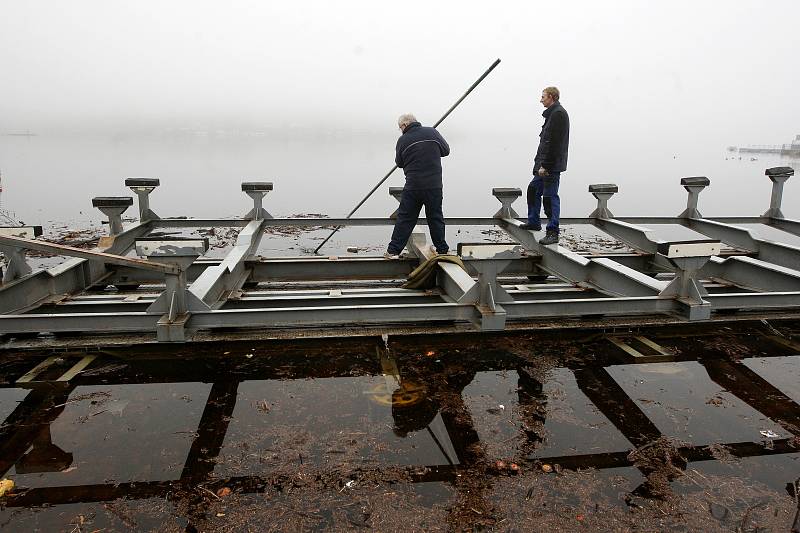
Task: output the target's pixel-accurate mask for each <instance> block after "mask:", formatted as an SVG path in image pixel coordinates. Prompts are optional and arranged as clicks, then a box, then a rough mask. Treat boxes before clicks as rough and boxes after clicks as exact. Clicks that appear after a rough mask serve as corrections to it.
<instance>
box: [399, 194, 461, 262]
mask: <svg viewBox="0 0 800 533" xmlns="http://www.w3.org/2000/svg"><path fill="white" fill-rule="evenodd" d="M423 205H424V206H425V218H426V219H427V220H428V230H429V231H430V232H431V240H432V241H433V245H434V246H436V251H437V252H439V253H440V254H443V253H447V251H448V250H449V249H450V248H449V247H448V246H447V243H446V242H445V240H444V215H443V214H442V189H418V190H407V189H406V190H403V195H402V196H401V197H400V208H399V209H398V210H397V222H395V224H394V231H392V241H391V242H390V243H389V247H388V249H387V251H388V252H389V253H390V254H393V255H396V254H399V253H400V252H402V251H403V248H405V247H406V243H407V242H408V238H409V237H410V236H411V232H412V231H414V226H416V225H417V220H418V219H419V212H420V210H421V209H422V206H423Z"/></svg>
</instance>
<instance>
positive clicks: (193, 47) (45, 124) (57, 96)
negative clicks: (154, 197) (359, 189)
mask: <svg viewBox="0 0 800 533" xmlns="http://www.w3.org/2000/svg"><path fill="white" fill-rule="evenodd" d="M798 20H800V2H797V1H796V0H794V1H792V0H790V1H783V2H779V1H772V2H768V3H766V2H725V3H719V2H703V1H694V2H659V3H653V2H640V1H630V2H602V3H601V2H591V1H590V2H546V3H545V2H494V3H491V5H490V3H488V2H480V3H465V2H431V1H405V2H393V3H386V2H374V1H371V2H367V1H365V2H347V1H343V2H327V1H295V2H262V1H252V2H251V1H232V2H224V3H223V2H198V1H182V0H172V1H169V2H163V1H158V2H156V1H150V0H140V1H137V2H127V1H125V2H123V1H118V0H111V1H109V0H87V1H79V0H76V1H73V2H62V1H56V0H53V1H37V0H26V1H25V2H20V1H16V0H0V65H2V81H1V82H0V133H1V132H8V131H17V130H32V131H37V130H43V131H49V130H58V129H66V130H75V129H93V128H99V129H110V130H115V131H124V130H126V129H145V130H146V129H148V128H175V127H200V128H203V127H209V128H241V129H269V128H274V127H278V128H283V127H287V126H291V127H294V128H300V129H312V130H313V129H325V128H337V127H339V128H342V127H343V128H349V129H353V130H361V131H367V132H369V131H373V130H374V131H379V130H385V129H386V128H387V127H389V128H392V129H393V128H394V120H395V119H396V117H397V115H399V114H400V113H403V112H408V111H411V112H415V113H416V114H417V116H418V117H419V118H420V119H421V120H422V121H423V122H426V123H432V122H434V121H435V120H436V119H437V118H438V117H439V115H441V114H442V113H443V112H444V111H445V110H446V109H447V108H448V107H449V105H450V104H452V102H453V101H455V99H456V98H457V97H458V96H460V94H461V93H462V92H463V91H464V90H465V89H466V88H467V87H468V86H469V85H470V83H472V81H474V79H475V78H477V76H478V75H480V73H481V72H483V70H484V69H485V68H487V67H488V66H489V65H490V64H491V62H492V61H493V60H494V59H495V58H498V57H499V58H501V59H502V60H503V62H502V63H501V65H500V66H499V67H498V68H497V70H495V72H494V73H493V74H492V75H491V76H490V77H489V78H488V79H487V80H486V81H485V82H484V84H483V85H482V86H481V87H479V89H478V90H477V91H476V92H475V93H473V95H472V96H470V98H469V99H468V100H467V101H466V102H465V103H464V104H463V106H462V108H460V109H459V110H458V111H457V112H456V113H455V114H454V115H453V116H452V117H451V118H449V119H448V123H447V127H448V128H449V129H450V130H451V131H454V132H460V133H461V134H466V133H468V132H474V131H476V130H481V131H509V132H517V131H519V132H523V131H526V132H529V131H530V130H531V129H536V128H537V127H538V124H540V122H541V119H540V117H539V114H540V113H541V106H540V104H539V103H538V97H539V93H540V91H541V88H542V87H544V86H547V85H557V86H558V87H559V88H560V89H561V91H562V101H563V103H564V105H565V107H567V109H568V110H569V112H570V115H571V117H572V120H573V128H574V129H575V130H576V132H578V131H579V132H581V133H580V135H581V136H583V137H584V139H585V140H590V139H594V138H598V139H599V138H603V140H604V141H605V142H608V141H609V140H613V141H616V142H617V143H618V148H619V149H620V150H622V149H623V145H624V144H625V143H629V142H632V141H633V142H636V141H637V140H641V139H642V138H647V137H648V136H650V137H652V136H655V137H658V138H662V137H665V136H682V137H684V138H691V137H692V136H703V137H704V138H706V139H709V138H713V139H715V140H716V139H718V140H719V142H720V143H721V144H723V145H726V144H737V143H738V144H746V143H781V142H788V141H789V139H790V138H791V137H793V136H794V134H795V133H800V120H799V119H800V98H798V94H800V83H798V81H800V80H798V71H800V70H799V69H798V68H797V66H796V65H797V63H798V59H800V44H799V43H798V41H800V39H798V38H797V36H796V32H797V26H798V22H797V21H798ZM387 124H388V126H387ZM612 149H613V147H612ZM620 164H624V162H623V161H620Z"/></svg>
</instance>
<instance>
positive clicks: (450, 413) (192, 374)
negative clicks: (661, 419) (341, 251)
mask: <svg viewBox="0 0 800 533" xmlns="http://www.w3.org/2000/svg"><path fill="white" fill-rule="evenodd" d="M283 363H284V362H280V363H276V364H274V365H270V366H261V367H258V368H257V369H254V370H252V371H251V372H250V373H244V372H242V371H239V372H237V373H235V376H236V378H235V379H220V374H221V372H220V370H221V369H220V368H219V365H222V364H224V363H218V364H215V365H197V364H195V363H191V362H188V363H186V362H184V363H181V362H174V361H173V362H170V363H169V364H165V365H160V366H152V365H149V364H148V363H147V362H136V361H135V360H131V362H130V364H131V365H132V366H133V367H134V370H135V371H131V372H127V373H122V374H103V375H101V376H92V375H77V376H75V377H73V378H72V380H71V381H70V382H68V383H66V382H24V383H16V384H13V377H14V376H8V378H11V380H12V385H2V387H6V388H7V387H10V386H16V387H25V388H28V389H30V392H29V393H28V395H27V397H26V398H25V399H24V400H23V401H22V402H21V403H20V404H19V406H18V407H17V409H16V410H15V411H14V412H13V413H12V414H11V415H10V416H9V417H8V418H7V419H6V421H5V422H4V423H3V424H2V425H0V476H2V475H4V474H5V473H6V472H7V471H8V470H9V469H11V468H12V467H16V470H17V472H18V473H24V472H52V471H60V470H64V469H65V468H66V467H67V466H69V464H70V463H71V461H72V456H71V454H70V453H68V452H65V451H63V450H61V449H59V448H57V447H55V446H54V445H53V444H52V443H51V441H50V433H49V427H50V425H51V424H52V423H53V422H54V421H55V420H56V419H57V418H58V417H59V416H60V415H61V413H62V411H63V409H64V406H65V405H66V404H67V403H68V401H69V396H70V394H71V393H72V392H73V391H74V390H75V388H76V387H79V386H91V385H96V384H100V383H102V384H103V386H106V387H107V386H113V385H119V384H130V383H141V382H143V381H145V382H171V383H178V382H211V383H213V385H212V387H211V390H210V392H209V395H208V398H207V399H206V405H205V409H204V410H203V414H202V417H201V419H200V422H199V424H198V427H197V431H196V436H195V438H194V439H193V441H192V443H191V445H190V449H189V452H188V454H187V458H186V461H185V464H184V467H183V469H182V471H181V474H180V477H179V478H178V479H174V480H169V481H149V482H148V481H141V482H135V483H133V482H122V483H109V484H94V485H81V486H54V487H41V488H33V489H28V490H25V489H24V487H23V488H22V489H21V490H20V491H19V492H18V493H17V494H15V495H12V496H10V497H8V498H7V500H6V501H5V505H6V506H8V507H20V506H33V505H43V504H48V505H63V504H70V503H77V502H98V501H109V500H114V499H117V498H127V499H139V498H151V497H158V498H169V499H172V500H178V499H182V498H183V499H188V500H190V502H191V503H192V505H191V507H193V508H195V511H194V513H195V515H194V516H193V518H192V520H202V519H203V516H204V514H205V512H204V510H203V509H204V506H205V505H207V503H206V502H205V500H204V499H203V498H202V497H201V496H202V494H198V493H199V491H198V489H197V488H196V487H197V486H198V485H200V486H210V487H211V488H212V489H213V488H216V487H214V484H215V483H220V484H221V483H223V482H224V483H225V485H226V486H228V487H230V488H232V489H234V490H237V491H240V492H246V493H257V492H263V491H266V490H269V489H270V488H280V485H281V483H284V482H285V483H291V482H292V480H291V479H289V478H286V479H283V478H281V477H280V476H278V477H269V476H248V475H241V476H236V477H233V478H225V479H224V480H222V479H218V478H215V477H214V475H213V474H214V469H215V464H216V459H217V456H218V455H219V454H220V453H221V451H222V449H223V446H224V442H225V437H226V433H227V431H228V426H229V423H230V420H231V417H232V415H233V413H234V408H235V406H236V402H237V398H238V389H239V385H240V383H242V382H243V381H245V380H251V379H253V380H256V379H258V380H263V379H286V378H287V376H286V373H285V368H286V366H285V365H284V364H283ZM447 364H448V363H444V365H445V366H444V367H443V368H439V370H438V371H439V372H441V373H442V374H443V375H444V376H448V379H446V380H440V381H437V383H438V385H436V386H435V387H431V386H430V385H429V387H428V389H429V390H428V394H429V395H430V396H431V399H432V400H434V401H435V405H436V406H437V407H436V409H437V411H438V414H440V415H441V420H442V422H443V424H444V427H445V428H446V431H447V434H446V436H444V435H439V436H438V437H437V436H436V435H434V434H433V433H432V432H431V435H432V437H433V439H434V441H435V444H436V445H437V446H438V447H439V449H440V450H442V452H443V453H442V457H443V458H444V459H445V462H443V463H442V464H435V465H428V466H425V467H424V468H420V467H419V466H408V467H404V470H403V471H404V474H405V475H407V479H409V480H410V482H412V483H418V482H420V483H421V482H431V481H439V482H446V483H450V484H452V486H453V487H454V488H455V490H456V492H457V498H458V501H457V504H456V506H455V508H456V509H458V508H459V507H460V508H467V509H469V508H471V509H477V510H478V511H480V512H484V510H485V509H490V508H491V505H489V504H488V503H487V501H486V498H487V495H488V493H489V491H490V489H491V485H492V483H493V482H494V481H493V478H494V476H493V475H491V468H492V465H493V464H494V460H495V459H506V460H507V459H509V458H494V457H487V455H486V452H485V450H484V447H483V446H481V441H480V438H479V435H478V431H477V428H476V427H475V423H474V419H473V417H472V414H471V413H470V409H469V407H468V405H467V404H466V402H465V401H464V398H463V390H464V388H465V387H466V386H467V385H469V384H470V383H471V382H472V381H473V380H474V377H475V375H476V373H477V372H486V371H497V370H516V371H517V372H518V373H519V376H520V387H519V393H520V400H519V401H520V406H523V405H529V406H530V405H534V406H537V407H539V408H538V409H535V410H533V411H529V412H530V413H532V414H531V419H530V420H525V422H526V426H528V427H535V426H536V425H539V426H541V425H542V424H543V423H544V416H545V413H546V410H545V409H544V405H546V401H547V398H546V396H545V395H544V393H543V392H542V387H541V384H540V383H538V382H537V381H536V379H534V378H532V377H531V376H530V375H529V374H528V373H527V371H526V370H525V368H524V366H522V367H521V366H520V361H519V360H517V359H516V358H514V357H506V358H500V359H498V358H493V359H492V360H476V359H471V360H470V363H469V368H468V369H466V371H464V370H465V369H464V368H463V364H464V363H463V361H460V360H459V361H453V362H452V363H451V364H453V365H455V366H456V367H457V368H459V369H460V370H461V371H459V372H453V371H452V370H455V369H450V368H448V367H447ZM702 364H703V365H704V367H705V368H706V369H707V370H708V374H709V377H710V378H711V379H712V380H713V381H715V382H717V383H718V384H720V385H721V386H723V387H724V388H726V389H727V390H728V391H730V392H731V393H732V394H733V395H735V396H737V397H738V398H740V399H741V400H742V401H743V402H744V403H746V404H748V405H750V406H751V407H753V408H754V409H756V410H758V411H760V412H762V413H763V414H764V415H765V416H767V417H769V418H771V419H772V420H774V421H775V422H776V423H778V424H780V425H781V426H782V427H783V428H784V429H785V430H787V431H788V432H790V433H791V434H792V435H794V436H798V435H800V428H799V427H798V421H800V405H798V404H796V403H795V402H793V401H792V400H791V399H789V398H788V397H786V395H784V394H783V393H781V392H780V391H779V390H777V389H776V388H774V387H772V386H770V385H768V384H765V382H764V380H763V379H762V378H760V377H759V376H758V375H757V374H755V373H754V372H752V371H750V370H748V369H747V368H746V367H745V366H744V365H743V364H741V363H729V362H724V361H704V362H702ZM136 365H141V367H140V368H137V367H136ZM390 366H391V361H383V362H382V365H381V367H380V368H378V367H377V366H376V365H375V364H374V361H369V362H368V361H365V360H349V361H343V362H342V364H341V365H340V366H334V367H332V368H331V367H325V366H324V365H322V366H311V365H308V364H307V363H300V364H299V365H298V367H297V369H296V370H297V371H296V372H295V373H294V374H292V376H291V377H292V379H308V378H310V377H313V378H323V377H324V378H330V377H337V376H342V377H344V376H347V377H351V376H352V375H354V372H355V373H356V374H357V375H376V376H381V375H382V376H387V375H388V374H391V372H387V368H388V367H390ZM421 371H424V369H421ZM20 372H21V371H20ZM573 372H574V374H575V379H576V382H577V384H578V387H579V389H580V390H581V391H582V392H583V393H584V394H585V395H586V397H587V398H588V399H589V400H590V401H591V402H592V404H593V405H594V406H596V408H597V409H598V411H599V412H600V413H602V415H603V416H605V417H606V418H607V419H608V420H609V421H610V422H611V423H612V424H613V426H614V427H615V428H616V429H617V431H619V432H620V434H622V435H623V436H624V437H625V438H626V439H627V440H628V441H629V442H630V443H631V446H632V447H633V448H642V447H644V446H647V445H648V444H649V443H652V442H653V441H655V440H657V439H659V438H660V437H661V436H662V433H661V431H660V430H659V429H658V427H656V425H655V424H654V423H653V422H652V421H650V420H649V419H648V417H647V415H646V414H645V413H644V411H643V410H642V409H640V408H639V407H638V406H637V404H636V402H635V401H634V400H633V399H631V398H630V397H629V396H628V395H627V394H626V393H625V391H624V390H623V388H622V387H621V386H620V385H619V384H618V383H617V382H616V381H615V379H614V378H613V377H612V376H611V374H610V373H609V372H607V371H606V369H604V368H587V367H581V368H577V369H574V370H573ZM231 375H234V374H233V373H231ZM142 376H146V377H145V378H144V379H143V378H142ZM764 392H766V395H765V394H764ZM775 402H777V403H775ZM523 412H524V411H523ZM393 414H394V410H393ZM436 414H437V412H434V413H433V416H435V415H436ZM421 416H423V415H421ZM428 416H430V413H426V414H424V416H423V417H422V418H420V419H419V420H417V421H416V422H417V424H416V428H414V429H413V430H417V431H419V430H421V429H422V428H424V427H425V424H427V421H426V420H428V418H427V417H428ZM442 437H446V438H449V444H450V446H451V447H452V450H454V451H455V455H456V456H455V457H453V458H451V457H450V456H449V455H448V454H447V453H446V452H444V448H443V447H442V445H441V443H440V442H439V440H440V439H441V438H442ZM516 439H517V440H518V444H517V446H516V448H517V449H518V450H520V452H519V453H520V455H519V456H517V457H514V458H511V459H512V460H514V461H517V462H518V463H521V464H532V463H536V462H541V463H549V464H559V465H561V466H562V467H564V468H567V469H579V468H597V469H604V468H619V467H626V466H632V464H631V459H630V457H629V450H608V451H604V452H601V453H595V454H590V455H570V456H559V457H551V456H546V457H545V456H540V455H539V454H537V453H536V449H537V447H538V445H539V443H540V439H539V438H538V435H536V434H535V433H529V432H525V431H522V432H520V433H518V434H517V436H516ZM709 444H711V443H709ZM724 446H726V447H727V448H728V450H729V452H730V453H731V454H732V455H734V456H738V457H749V456H762V455H774V454H783V453H796V452H797V449H796V448H795V447H794V443H793V439H792V438H788V439H775V440H773V441H772V442H771V445H770V446H764V444H763V443H755V442H734V443H725V444H724ZM29 450H30V451H29ZM677 451H678V452H679V453H680V454H681V456H682V457H684V458H685V459H686V460H687V461H688V462H694V461H706V460H713V459H714V457H713V454H712V450H711V449H710V448H709V446H686V447H681V448H679V449H678V450H677ZM319 468H324V467H319ZM401 468H403V467H401ZM391 471H392V474H391V475H392V476H396V473H397V469H396V468H394V467H393V468H391ZM643 473H644V474H645V475H647V473H648V472H647V471H643ZM495 474H496V473H495ZM388 475H389V474H387V476H388ZM319 479H329V480H330V479H331V478H330V477H326V476H321V477H320V478H319ZM333 479H335V476H334V478H333ZM370 479H372V480H380V479H381V469H380V467H372V470H371V471H370ZM330 488H332V487H327V486H326V487H322V489H330ZM337 488H338V487H337ZM636 490H637V491H638V490H639V489H636ZM487 514H488V513H487Z"/></svg>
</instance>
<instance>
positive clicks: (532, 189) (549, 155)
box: [520, 87, 569, 245]
mask: <svg viewBox="0 0 800 533" xmlns="http://www.w3.org/2000/svg"><path fill="white" fill-rule="evenodd" d="M560 96H561V95H560V93H559V91H558V89H557V88H556V87H546V88H545V89H544V90H543V91H542V98H541V100H540V102H541V103H542V105H543V106H544V107H545V108H546V109H545V110H544V113H542V116H543V117H544V124H543V125H542V132H541V133H540V134H539V149H538V150H536V157H535V158H534V160H533V180H531V183H530V185H528V222H527V224H522V226H520V227H521V228H523V229H529V230H533V231H539V230H541V229H542V224H541V221H540V219H539V216H540V213H541V209H542V204H544V214H545V215H546V216H547V228H546V229H547V232H546V233H545V236H544V238H543V239H541V240H540V241H539V244H544V245H547V244H556V243H558V219H559V216H560V215H561V200H560V199H559V197H558V185H559V181H560V178H561V173H562V172H564V171H565V170H567V150H568V148H569V115H567V111H566V109H564V108H563V107H562V106H561V103H560V102H559V98H560Z"/></svg>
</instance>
